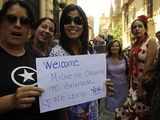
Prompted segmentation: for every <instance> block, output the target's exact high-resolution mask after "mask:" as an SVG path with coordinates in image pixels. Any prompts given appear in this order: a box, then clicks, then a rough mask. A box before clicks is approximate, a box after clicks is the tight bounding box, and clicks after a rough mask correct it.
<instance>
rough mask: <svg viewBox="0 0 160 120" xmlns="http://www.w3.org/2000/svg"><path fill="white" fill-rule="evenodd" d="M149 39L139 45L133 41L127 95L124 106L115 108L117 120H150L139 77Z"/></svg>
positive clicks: (141, 72) (142, 70) (141, 73)
mask: <svg viewBox="0 0 160 120" xmlns="http://www.w3.org/2000/svg"><path fill="white" fill-rule="evenodd" d="M149 40H150V39H147V40H146V41H144V42H143V43H142V45H141V46H137V45H136V43H135V44H134V46H133V47H132V49H131V58H130V61H129V62H130V75H131V81H130V90H129V96H128V98H127V100H126V102H125V104H124V106H123V107H121V108H119V109H117V110H116V118H117V119H118V120H150V106H149V103H148V101H147V100H146V91H145V90H144V88H143V86H142V84H143V81H142V79H141V78H142V77H143V76H142V75H143V72H144V64H145V62H146V57H147V48H148V42H149Z"/></svg>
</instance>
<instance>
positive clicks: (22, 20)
mask: <svg viewBox="0 0 160 120" xmlns="http://www.w3.org/2000/svg"><path fill="white" fill-rule="evenodd" d="M4 19H5V20H6V21H7V22H8V23H10V24H15V23H16V22H17V20H18V19H19V21H20V24H21V25H30V24H31V20H30V19H29V18H28V17H17V16H14V15H5V17H4Z"/></svg>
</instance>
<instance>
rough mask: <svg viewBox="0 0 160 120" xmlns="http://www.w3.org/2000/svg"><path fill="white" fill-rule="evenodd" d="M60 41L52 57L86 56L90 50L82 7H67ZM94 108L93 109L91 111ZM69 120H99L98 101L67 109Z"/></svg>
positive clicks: (63, 14)
mask: <svg viewBox="0 0 160 120" xmlns="http://www.w3.org/2000/svg"><path fill="white" fill-rule="evenodd" d="M60 33H61V36H60V41H59V45H57V46H55V47H54V48H53V49H52V51H51V52H50V56H69V55H84V54H88V53H89V49H88V22H87V17H86V15H85V13H84V11H83V10H82V8H81V7H79V6H77V5H74V4H70V5H68V6H66V7H65V8H64V9H63V11H62V15H61V18H60ZM91 108H92V109H91ZM66 114H67V118H68V120H97V119H98V107H97V101H92V102H87V103H82V104H80V105H75V106H71V107H69V108H66Z"/></svg>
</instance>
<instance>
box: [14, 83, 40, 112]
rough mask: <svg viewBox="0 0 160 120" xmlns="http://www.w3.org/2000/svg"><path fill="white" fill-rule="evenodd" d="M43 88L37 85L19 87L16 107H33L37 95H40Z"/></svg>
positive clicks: (16, 95)
mask: <svg viewBox="0 0 160 120" xmlns="http://www.w3.org/2000/svg"><path fill="white" fill-rule="evenodd" d="M42 92H43V90H42V89H41V88H38V87H35V86H25V87H19V88H17V90H16V94H15V108H18V109H23V108H28V107H31V106H32V104H33V102H34V101H35V99H36V97H38V96H40V95H41V93H42Z"/></svg>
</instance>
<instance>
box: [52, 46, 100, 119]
mask: <svg viewBox="0 0 160 120" xmlns="http://www.w3.org/2000/svg"><path fill="white" fill-rule="evenodd" d="M88 53H89V52H88ZM68 55H70V54H69V53H68V52H67V51H65V50H64V49H63V48H62V47H61V46H60V45H56V46H55V47H54V48H52V50H51V52H50V55H49V56H68ZM65 110H66V111H67V118H68V119H67V120H98V101H91V102H87V103H82V104H79V105H74V106H71V107H68V108H66V109H65ZM82 116H83V118H82Z"/></svg>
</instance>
